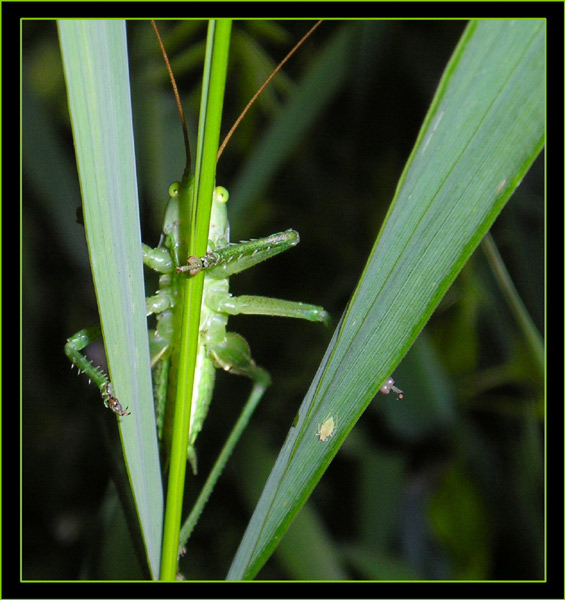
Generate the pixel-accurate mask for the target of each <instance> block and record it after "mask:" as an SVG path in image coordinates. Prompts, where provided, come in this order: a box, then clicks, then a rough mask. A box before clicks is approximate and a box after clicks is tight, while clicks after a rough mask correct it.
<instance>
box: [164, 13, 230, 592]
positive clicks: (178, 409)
mask: <svg viewBox="0 0 565 600" xmlns="http://www.w3.org/2000/svg"><path fill="white" fill-rule="evenodd" d="M230 34H231V21H230V20H219V21H210V24H209V27H208V39H207V46H206V61H205V66H204V80H203V87H202V101H201V109H200V122H199V127H198V141H197V154H196V169H195V184H194V186H195V194H196V195H195V198H196V201H194V202H191V201H187V200H188V199H187V198H186V196H185V193H186V185H185V184H186V182H185V181H184V180H183V185H181V190H180V192H179V195H180V198H181V200H180V206H179V209H180V221H181V235H182V236H183V237H184V239H182V240H181V256H182V257H183V258H184V257H187V256H188V255H189V254H188V253H190V255H196V256H202V255H203V254H205V252H206V246H207V241H208V227H209V222H210V208H211V202H212V194H213V190H214V185H215V172H216V169H215V164H216V155H217V152H218V146H219V137H220V123H221V115H222V107H223V97H224V89H225V80H226V72H227V60H228V50H229V41H230ZM187 222H190V229H188V228H187V227H185V225H186V223H187ZM189 231H190V233H188V232H189ZM187 235H188V236H189V239H187V238H186V236H187ZM186 249H188V253H186ZM183 252H184V254H183ZM183 288H184V302H183V304H184V311H183V313H182V314H183V325H182V334H181V342H180V352H179V355H178V381H177V395H176V403H175V418H174V422H173V434H172V445H171V462H170V470H169V485H168V492H167V503H166V509H165V529H164V534H163V552H162V562H161V579H162V580H167V581H174V580H175V578H176V572H177V557H178V545H179V532H180V523H181V514H182V500H183V495H184V483H185V474H186V448H187V444H188V438H189V433H190V432H189V427H190V412H191V403H192V390H193V382H194V369H195V365H196V351H197V346H198V329H199V323H200V306H201V303H202V288H203V277H202V276H197V277H190V278H187V280H186V282H185V283H184V286H183ZM179 308H180V306H179Z"/></svg>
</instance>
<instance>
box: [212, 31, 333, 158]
mask: <svg viewBox="0 0 565 600" xmlns="http://www.w3.org/2000/svg"><path fill="white" fill-rule="evenodd" d="M321 23H322V21H321V20H320V21H318V22H317V23H316V24H315V25H314V26H313V27H312V28H311V29H310V31H308V32H307V33H306V34H305V35H304V36H303V37H302V39H301V40H300V41H299V42H298V43H297V44H296V46H294V48H293V49H292V50H291V51H290V52H289V53H288V54H287V55H286V56H285V57H284V59H283V60H282V61H281V62H280V63H279V65H278V66H277V68H276V69H275V70H274V71H273V72H272V73H271V74H270V75H269V76H268V77H267V79H266V80H265V83H263V85H262V86H261V87H260V88H259V89H258V90H257V91H256V92H255V94H254V95H253V98H251V100H250V101H249V102H248V103H247V106H246V107H245V108H244V109H243V111H242V113H241V114H240V115H239V117H238V118H237V120H236V121H235V123H234V124H233V125H232V127H231V129H230V130H229V131H228V134H227V135H226V137H225V138H224V141H223V142H222V145H221V146H220V148H219V150H218V160H220V156H222V152H223V151H224V149H225V147H226V146H227V145H228V142H229V141H230V139H231V137H232V135H233V134H234V132H235V130H236V129H237V127H238V125H239V124H240V123H241V121H243V117H245V115H246V114H247V111H248V110H249V109H250V108H251V106H252V105H253V103H254V102H255V100H256V99H257V97H258V96H259V95H260V94H261V92H262V91H263V90H264V89H265V88H266V87H267V86H268V85H269V83H271V80H272V79H273V77H274V76H275V75H276V74H277V73H278V72H279V71H280V70H281V69H282V67H283V66H284V64H285V63H286V62H287V61H288V59H289V58H290V57H291V56H292V55H293V54H294V53H295V52H296V51H297V50H298V48H300V46H302V44H303V43H304V42H305V41H306V40H307V39H308V38H309V37H310V36H311V35H312V33H314V31H315V30H316V28H317V27H319V26H320V25H321Z"/></svg>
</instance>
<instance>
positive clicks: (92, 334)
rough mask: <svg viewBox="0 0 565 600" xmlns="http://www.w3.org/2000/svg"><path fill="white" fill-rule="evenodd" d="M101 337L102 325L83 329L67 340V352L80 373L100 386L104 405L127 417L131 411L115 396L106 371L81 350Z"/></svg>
mask: <svg viewBox="0 0 565 600" xmlns="http://www.w3.org/2000/svg"><path fill="white" fill-rule="evenodd" d="M100 337H102V330H101V329H100V325H94V326H93V327H87V328H86V329H81V330H80V331H78V332H77V333H75V334H74V335H73V336H71V337H70V338H69V339H68V340H67V343H66V344H65V354H66V355H67V356H68V358H69V360H70V361H71V362H72V364H73V365H75V366H76V368H77V369H78V372H79V373H84V374H85V375H86V376H87V377H88V378H89V379H90V380H92V381H94V383H95V384H96V385H97V386H98V389H99V390H100V393H101V394H102V398H103V400H104V406H106V407H107V408H110V409H112V410H113V411H114V412H115V413H116V414H117V415H119V416H121V417H125V416H127V415H129V414H131V413H129V412H128V409H127V408H126V409H124V408H122V405H121V404H120V401H119V400H118V399H117V398H116V397H115V396H114V388H113V387H112V384H111V383H110V380H109V379H108V376H107V375H106V373H104V371H102V369H101V368H100V367H95V366H94V365H93V364H92V362H91V361H90V360H88V358H86V356H84V354H82V352H81V350H84V348H86V347H87V346H88V345H89V344H91V343H92V342H94V341H96V340H97V339H99V338H100Z"/></svg>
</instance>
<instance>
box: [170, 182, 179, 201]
mask: <svg viewBox="0 0 565 600" xmlns="http://www.w3.org/2000/svg"><path fill="white" fill-rule="evenodd" d="M179 190H180V183H179V182H178V181H175V182H174V183H171V185H170V186H169V198H174V197H175V196H178V194H179Z"/></svg>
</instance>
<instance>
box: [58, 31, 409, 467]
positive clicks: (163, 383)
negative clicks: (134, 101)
mask: <svg viewBox="0 0 565 600" xmlns="http://www.w3.org/2000/svg"><path fill="white" fill-rule="evenodd" d="M311 31H312V30H311ZM310 33H311V32H310ZM304 39H305V38H303V40H304ZM303 40H301V42H299V44H300V43H302V41H303ZM294 50H296V47H295V48H294V49H293V50H292V51H291V53H290V54H292V53H293V52H294ZM290 54H289V56H290ZM289 56H287V59H288V57H289ZM287 59H285V61H286V60H287ZM285 61H283V63H284V62H285ZM166 62H168V61H167V59H166ZM167 66H168V68H169V65H168V64H167ZM280 66H282V63H281V65H279V67H278V68H277V71H278V69H279V68H280ZM275 72H276V71H275ZM271 78H272V76H271ZM271 78H269V80H268V81H270V79H271ZM268 81H267V82H266V83H268ZM175 93H176V90H175ZM177 102H178V103H179V110H181V120H182V121H183V129H184V130H185V131H186V127H185V124H184V117H182V108H181V107H180V101H179V100H178V98H177ZM229 135H231V133H230V134H229ZM185 140H187V135H186V133H185ZM187 152H188V149H187ZM179 189H180V184H179V183H173V184H172V185H171V186H170V187H169V201H168V204H167V208H166V211H165V219H164V225H163V234H162V237H161V242H160V243H159V245H158V247H156V248H151V247H150V246H147V245H145V244H143V245H142V248H143V262H144V263H145V265H146V266H148V267H149V268H151V269H153V270H154V271H156V272H158V273H160V279H159V289H158V291H157V292H156V293H155V294H154V295H153V296H150V297H148V298H147V299H146V313H147V315H148V316H149V315H151V314H154V315H156V318H157V325H156V328H155V330H150V331H149V344H150V351H151V366H152V367H153V369H154V374H153V379H154V396H155V404H156V420H157V427H158V431H159V437H160V438H162V437H163V435H164V431H165V430H166V427H165V422H166V418H165V417H166V400H167V391H168V378H169V367H170V356H171V353H172V350H173V347H174V344H175V343H177V338H176V327H177V324H176V321H175V318H174V309H175V305H176V298H177V294H178V288H179V285H180V281H181V279H182V278H183V277H190V276H194V275H196V274H198V273H200V272H203V276H204V293H203V299H202V309H201V317H200V328H199V348H198V356H197V364H196V372H195V379H194V389H193V400H192V407H191V416H190V430H189V431H190V433H189V441H188V448H187V458H188V459H189V461H190V463H191V466H192V469H193V471H194V472H195V473H196V471H197V463H196V452H195V442H196V438H197V436H198V434H199V432H200V431H201V429H202V426H203V423H204V420H205V418H206V416H207V413H208V408H209V405H210V402H211V399H212V395H213V389H214V382H215V371H216V369H218V368H222V369H224V370H226V371H228V372H231V373H235V374H239V375H244V376H246V377H249V378H250V379H251V380H252V382H253V390H252V392H251V393H252V394H253V393H254V392H256V393H259V394H260V395H261V396H262V394H263V393H264V392H265V390H266V389H267V387H268V386H269V384H270V376H269V374H268V373H267V371H265V370H264V369H263V368H261V367H259V366H257V365H256V363H255V361H254V360H253V358H252V357H251V352H250V349H249V346H248V344H247V342H246V341H245V339H244V338H243V337H242V336H240V335H239V334H237V333H234V332H229V331H227V322H228V319H229V316H230V315H236V314H249V315H267V316H283V317H291V318H298V319H305V320H309V321H319V322H323V323H325V324H326V325H327V324H328V323H329V315H328V313H327V312H326V311H325V310H324V309H323V308H322V307H320V306H315V305H312V304H306V303H302V302H294V301H288V300H279V299H274V298H265V297H261V296H239V297H234V296H232V295H231V294H230V292H229V278H230V276H231V275H235V274H237V273H239V272H241V271H243V270H245V269H248V268H250V267H252V266H254V265H256V264H258V263H260V262H262V261H264V260H266V259H268V258H271V257H272V256H275V255H276V254H279V253H281V252H284V251H285V250H288V249H290V248H292V247H294V246H296V245H297V244H298V242H299V235H298V233H297V232H296V231H294V230H292V229H289V230H287V231H284V232H282V233H278V234H274V235H271V236H268V237H265V238H260V239H255V240H250V241H248V242H239V243H237V244H232V243H230V240H229V222H228V216H227V207H226V203H227V201H228V192H227V190H226V189H225V188H222V187H217V188H216V190H215V192H214V197H213V203H212V214H211V219H210V228H209V235H208V247H207V253H206V255H205V256H203V257H189V258H188V260H187V261H184V262H183V261H182V259H181V257H180V256H179V254H180V253H179V243H180V235H179V198H178V196H179ZM100 335H101V331H100V326H94V327H91V328H88V329H84V330H81V331H79V332H78V333H77V334H75V335H74V336H72V337H71V338H69V340H68V341H67V344H66V346H65V352H66V354H67V356H68V357H69V359H70V360H71V362H72V363H73V364H74V365H75V366H77V368H78V369H79V372H81V371H82V372H84V373H85V374H86V375H87V376H88V377H89V378H90V379H91V380H92V381H94V383H95V384H96V385H97V386H98V388H99V389H100V392H101V395H102V398H103V400H104V404H105V406H107V407H109V408H111V409H112V410H113V411H114V412H115V413H116V415H118V416H121V417H124V416H127V415H129V414H130V413H129V412H128V409H127V408H125V409H124V408H123V407H122V405H121V403H120V401H119V400H118V399H117V398H116V397H115V396H114V392H113V387H112V384H111V382H110V380H109V379H108V377H107V376H106V374H105V373H104V372H103V371H102V370H101V369H100V368H98V367H95V366H94V365H93V364H92V363H91V362H90V361H89V360H88V359H87V358H86V357H85V356H84V355H83V354H82V352H81V351H82V350H83V349H84V348H85V347H86V346H87V345H88V344H90V343H91V342H92V341H94V340H95V339H96V338H98V337H100ZM393 384H394V381H393V380H392V379H391V378H389V380H387V382H386V383H385V385H383V387H382V388H381V391H382V392H383V393H388V392H389V391H390V390H392V391H395V392H397V393H398V394H399V397H401V395H402V393H401V392H400V390H398V389H397V388H395V387H394V385H393Z"/></svg>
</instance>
